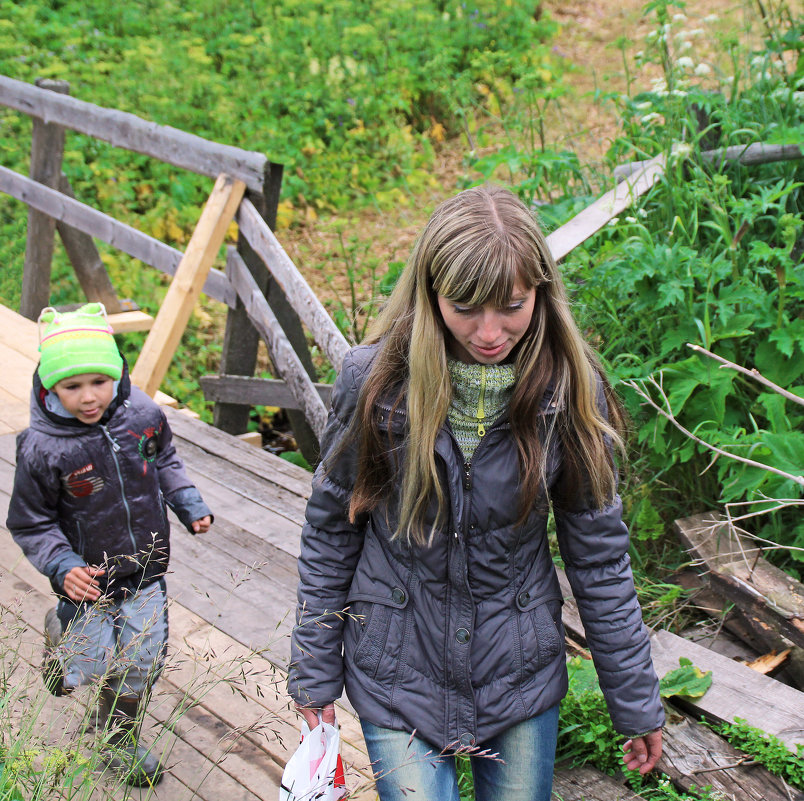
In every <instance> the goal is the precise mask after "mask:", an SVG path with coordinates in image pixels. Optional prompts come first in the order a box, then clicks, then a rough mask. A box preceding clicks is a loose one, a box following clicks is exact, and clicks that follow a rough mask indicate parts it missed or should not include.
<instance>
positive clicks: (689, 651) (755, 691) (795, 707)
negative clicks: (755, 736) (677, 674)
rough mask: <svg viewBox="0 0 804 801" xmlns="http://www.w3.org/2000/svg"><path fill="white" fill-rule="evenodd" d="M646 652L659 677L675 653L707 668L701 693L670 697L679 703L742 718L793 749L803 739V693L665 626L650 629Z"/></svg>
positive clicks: (672, 665)
mask: <svg viewBox="0 0 804 801" xmlns="http://www.w3.org/2000/svg"><path fill="white" fill-rule="evenodd" d="M651 653H652V656H653V664H654V666H655V667H656V672H657V673H658V674H659V676H663V675H665V674H666V673H668V672H669V671H671V670H675V669H676V668H677V667H678V666H679V662H678V660H679V658H680V657H686V658H687V659H689V660H691V661H692V663H693V664H694V665H695V666H696V667H699V668H700V669H701V670H704V671H707V670H711V671H712V686H711V687H710V688H709V690H707V692H706V693H705V694H704V695H703V696H702V697H701V698H698V699H695V700H694V701H688V700H686V699H684V700H683V701H682V699H675V701H674V702H677V703H678V704H679V705H680V706H682V707H683V708H685V709H686V708H688V707H690V708H693V709H694V710H695V712H696V713H697V714H702V715H705V716H706V717H707V718H709V719H711V720H717V721H729V722H733V721H734V719H735V718H742V719H743V720H747V721H748V723H749V724H750V725H751V726H755V727H756V728H758V729H761V730H762V731H764V732H767V733H768V734H773V735H774V736H776V737H778V738H779V739H780V740H781V741H782V742H783V743H784V744H785V745H786V746H787V747H788V748H789V749H790V750H791V751H793V752H794V753H795V748H796V746H795V744H796V743H804V693H802V692H799V691H798V690H796V689H794V688H793V687H788V686H787V685H785V684H782V683H781V682H778V681H775V680H774V679H771V678H768V677H767V676H763V675H762V674H761V673H757V672H756V671H755V670H751V668H749V667H746V666H745V665H742V664H740V663H739V662H735V661H733V660H731V659H728V658H727V657H725V656H722V655H721V654H718V653H715V652H714V651H710V650H708V649H707V648H702V647H701V646H699V645H696V644H695V643H692V642H690V641H689V640H685V639H683V638H682V637H677V636H676V635H675V634H672V633H671V632H669V631H662V630H659V631H655V632H653V634H652V635H651Z"/></svg>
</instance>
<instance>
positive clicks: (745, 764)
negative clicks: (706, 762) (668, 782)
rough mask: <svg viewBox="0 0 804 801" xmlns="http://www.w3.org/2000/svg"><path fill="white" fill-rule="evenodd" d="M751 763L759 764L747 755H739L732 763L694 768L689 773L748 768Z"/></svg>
mask: <svg viewBox="0 0 804 801" xmlns="http://www.w3.org/2000/svg"><path fill="white" fill-rule="evenodd" d="M752 765H759V762H757V761H756V760H755V759H749V758H748V757H740V758H739V759H738V760H737V761H736V762H735V763H734V764H733V765H721V766H718V767H714V768H696V769H695V770H691V771H690V774H693V775H694V774H697V773H714V772H715V771H717V770H733V769H734V768H739V767H740V766H742V767H744V768H748V767H751V766H752Z"/></svg>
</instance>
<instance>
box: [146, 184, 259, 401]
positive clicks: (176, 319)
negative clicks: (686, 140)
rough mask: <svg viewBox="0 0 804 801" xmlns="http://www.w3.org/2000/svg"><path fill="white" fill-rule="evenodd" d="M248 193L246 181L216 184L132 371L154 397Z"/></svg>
mask: <svg viewBox="0 0 804 801" xmlns="http://www.w3.org/2000/svg"><path fill="white" fill-rule="evenodd" d="M245 189H246V185H245V184H244V183H243V182H242V181H240V180H237V179H236V178H231V177H230V176H228V175H220V176H218V180H217V181H215V186H214V187H213V189H212V193H211V194H210V196H209V199H208V200H207V203H206V205H205V206H204V210H203V211H202V212H201V217H200V219H199V220H198V224H197V225H196V227H195V231H193V235H192V237H191V238H190V241H189V243H188V244H187V250H186V251H185V253H184V256H183V257H182V260H181V263H180V264H179V266H178V267H177V268H176V275H175V276H174V277H173V281H172V282H171V284H170V287H169V288H168V292H167V295H166V296H165V299H164V301H163V302H162V306H161V308H160V309H159V313H158V314H157V316H156V320H154V325H153V327H152V328H151V331H150V333H149V334H148V338H147V339H146V340H145V344H144V345H143V348H142V351H141V353H140V355H139V357H138V359H137V363H136V364H135V365H134V369H133V370H132V371H131V380H132V382H133V383H134V384H136V385H137V386H139V387H140V388H141V389H142V390H143V391H144V392H146V393H147V394H148V395H151V396H153V395H154V394H155V393H156V391H157V390H158V389H159V385H160V384H161V383H162V379H163V378H164V377H165V373H166V372H167V368H168V365H169V364H170V360H171V359H172V358H173V355H174V353H175V352H176V348H177V347H178V345H179V340H180V339H181V335H182V334H183V333H184V328H185V326H186V325H187V321H188V320H189V319H190V314H192V311H193V306H195V303H196V301H197V300H198V297H199V295H200V294H201V291H202V289H203V286H204V282H205V281H206V279H207V275H208V274H209V271H210V269H211V267H212V262H213V261H214V260H215V257H216V256H217V255H218V250H219V249H220V247H221V245H222V244H223V240H224V237H225V236H226V230H227V228H228V227H229V223H230V222H231V221H232V218H233V217H234V215H235V212H236V211H237V206H238V204H239V203H240V199H241V198H242V197H243V192H244V191H245Z"/></svg>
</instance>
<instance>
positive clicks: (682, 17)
mask: <svg viewBox="0 0 804 801" xmlns="http://www.w3.org/2000/svg"><path fill="white" fill-rule="evenodd" d="M686 21H687V15H686V14H673V22H686Z"/></svg>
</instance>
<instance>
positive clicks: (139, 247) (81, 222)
mask: <svg viewBox="0 0 804 801" xmlns="http://www.w3.org/2000/svg"><path fill="white" fill-rule="evenodd" d="M2 80H3V78H2V76H0V83H2ZM0 191H2V192H5V193H6V194H8V195H11V196H12V197H15V198H17V200H21V201H22V202H23V203H27V204H28V205H29V206H31V207H32V208H35V209H38V210H39V211H41V212H44V213H45V214H47V215H48V216H49V217H52V218H53V219H54V220H57V221H61V222H64V223H66V224H68V225H70V226H72V227H73V228H75V229H77V230H78V231H83V232H84V233H85V234H89V235H90V236H94V237H95V238H96V239H101V240H103V241H104V242H107V243H108V244H110V245H112V246H113V247H115V248H117V249H118V250H122V251H123V252H124V253H128V254H129V255H130V256H133V257H134V258H135V259H139V260H140V261H142V262H145V264H150V265H151V266H152V267H156V268H157V269H158V270H161V271H162V272H163V273H167V274H168V275H174V274H175V272H176V270H177V269H178V265H179V264H180V263H181V260H182V258H183V254H182V252H181V251H180V250H176V249H175V248H172V247H170V246H169V245H166V244H165V243H164V242H160V241H159V240H158V239H154V238H153V237H152V236H148V234H144V233H142V231H138V230H137V229H136V228H132V227H131V226H130V225H126V224H125V223H123V222H120V221H119V220H116V219H115V218H114V217H110V216H109V215H108V214H104V213H103V212H100V211H98V210H97V209H93V208H92V207H91V206H87V205H86V204H84V203H79V202H78V201H77V200H73V199H72V198H69V197H67V196H66V195H63V194H62V193H61V192H58V191H56V190H54V189H49V188H48V187H46V186H42V185H41V184H39V183H37V182H36V181H32V180H31V179H30V178H26V177H25V176H24V175H19V174H18V173H16V172H14V171H13V170H9V169H8V168H7V167H2V166H0ZM204 292H206V294H207V295H209V296H210V297H212V298H215V299H216V300H220V301H221V302H222V303H226V304H231V303H234V302H235V300H234V292H233V291H232V289H231V288H230V287H229V282H228V280H227V279H226V276H225V275H224V274H223V273H222V272H221V271H220V270H212V271H210V274H209V276H208V278H207V280H206V282H205V283H204ZM44 305H47V303H45V304H44ZM41 308H42V307H40V310H41ZM38 313H39V312H38V311H37V315H38ZM34 319H35V318H34Z"/></svg>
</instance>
